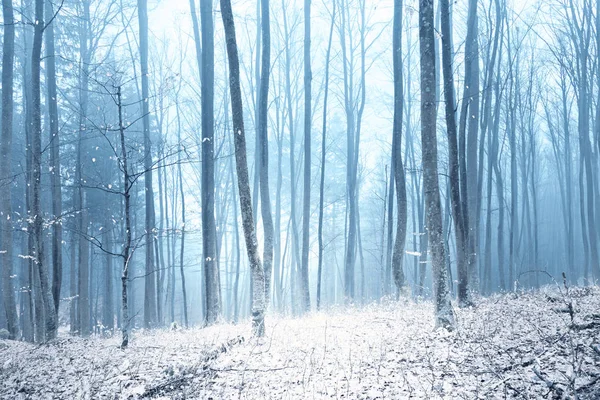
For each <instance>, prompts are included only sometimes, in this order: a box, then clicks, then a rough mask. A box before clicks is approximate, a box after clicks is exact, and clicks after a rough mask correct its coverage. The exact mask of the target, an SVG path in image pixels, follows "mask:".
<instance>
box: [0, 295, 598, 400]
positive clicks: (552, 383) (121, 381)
mask: <svg viewBox="0 0 600 400" xmlns="http://www.w3.org/2000/svg"><path fill="white" fill-rule="evenodd" d="M599 308H600V290H599V289H598V288H581V289H578V288H572V289H570V290H569V291H568V292H566V291H565V290H564V289H562V291H559V290H557V289H556V288H545V289H543V290H542V291H540V292H536V293H520V294H509V295H503V296H494V297H491V298H486V299H481V300H478V301H477V306H476V307H475V308H469V309H457V310H456V313H457V321H458V324H459V327H458V329H456V330H455V331H453V332H447V331H445V330H434V329H433V318H432V314H433V310H432V305H431V304H430V303H429V302H413V301H409V300H401V301H399V302H388V303H385V304H373V305H369V306H366V307H362V308H359V307H351V308H348V309H337V310H330V311H328V312H314V313H311V314H309V315H307V316H305V317H303V318H289V317H279V316H274V315H267V318H266V324H267V325H266V328H267V330H266V336H265V338H263V339H260V340H257V339H254V338H252V337H251V327H250V322H249V321H245V322H244V323H243V324H240V325H230V324H221V325H217V326H213V327H209V328H205V329H199V328H194V329H187V330H186V329H179V330H160V331H150V332H143V331H137V332H134V334H133V338H132V341H131V344H130V347H129V348H128V349H126V350H124V351H123V350H120V349H119V348H118V344H119V338H118V337H114V338H108V339H104V338H101V337H94V338H90V339H81V338H75V337H68V336H61V337H60V338H59V339H57V340H56V341H54V342H52V343H50V344H47V345H41V346H38V345H32V344H28V343H21V342H12V341H0V366H1V369H0V398H2V399H4V398H6V399H9V398H10V399H13V398H29V397H33V398H134V399H135V398H142V397H152V398H163V399H168V398H214V399H222V398H223V399H228V398H242V399H295V398H342V399H403V398H409V397H412V398H427V399H430V398H452V399H463V398H464V399H474V398H485V399H488V398H505V397H511V398H512V397H516V398H553V397H554V396H555V395H556V396H557V397H560V396H564V397H566V398H572V397H574V394H575V393H577V396H578V398H580V399H585V398H589V399H592V398H597V397H598V394H599V393H600V366H599V365H598V363H599V362H600V315H598V314H596V312H597V310H598V309H599ZM571 311H572V314H571ZM571 315H572V317H571ZM117 336H118V335H117Z"/></svg>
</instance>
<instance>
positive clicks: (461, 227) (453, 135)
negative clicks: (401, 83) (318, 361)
mask: <svg viewBox="0 0 600 400" xmlns="http://www.w3.org/2000/svg"><path fill="white" fill-rule="evenodd" d="M440 8H441V10H440V11H441V28H442V71H443V76H444V102H445V112H446V131H447V133H448V157H449V174H450V177H449V180H450V193H449V196H450V204H451V207H452V220H453V222H454V234H455V242H456V269H457V275H458V291H457V292H458V301H459V304H461V305H467V304H469V293H468V282H469V276H468V264H467V247H466V245H467V243H466V241H467V234H466V229H467V227H466V226H465V218H464V216H463V207H462V206H461V205H462V202H463V199H462V198H461V186H460V184H461V183H460V181H461V178H460V169H459V168H460V167H459V165H460V164H459V150H458V142H457V132H456V111H455V109H456V101H455V92H454V74H453V67H452V64H453V60H452V42H451V38H452V33H451V11H450V5H449V1H448V0H440Z"/></svg>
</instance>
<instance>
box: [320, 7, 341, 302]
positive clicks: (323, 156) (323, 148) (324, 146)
mask: <svg viewBox="0 0 600 400" xmlns="http://www.w3.org/2000/svg"><path fill="white" fill-rule="evenodd" d="M336 4H337V2H335V1H334V2H333V11H332V13H331V25H330V27H329V40H328V44H327V53H326V54H325V94H324V97H323V129H322V138H321V180H320V184H319V227H318V233H317V237H318V241H319V266H318V270H317V310H318V309H320V307H321V280H322V274H323V250H324V245H323V202H324V192H325V161H326V159H327V157H326V156H327V100H328V99H329V59H330V56H331V43H332V41H333V27H334V26H335V13H336Z"/></svg>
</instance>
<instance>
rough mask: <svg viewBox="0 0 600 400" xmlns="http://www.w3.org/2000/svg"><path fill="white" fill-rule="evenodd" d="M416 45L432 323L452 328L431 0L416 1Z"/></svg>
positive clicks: (452, 312)
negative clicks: (439, 178) (419, 61)
mask: <svg viewBox="0 0 600 400" xmlns="http://www.w3.org/2000/svg"><path fill="white" fill-rule="evenodd" d="M419 44H420V46H419V47H420V54H421V151H422V160H423V185H424V188H425V203H426V207H425V208H426V210H427V230H428V232H429V247H430V251H431V265H432V270H433V288H434V290H433V292H434V304H435V324H436V326H440V327H444V328H447V329H453V328H454V326H455V320H454V311H453V310H452V306H451V305H450V294H449V292H448V280H447V275H446V268H445V255H444V238H443V236H442V210H441V203H440V188H439V181H438V171H437V139H436V104H435V103H436V102H435V89H434V88H435V85H436V82H435V81H436V79H435V77H436V75H435V33H434V28H433V0H420V1H419Z"/></svg>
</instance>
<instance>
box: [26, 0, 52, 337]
mask: <svg viewBox="0 0 600 400" xmlns="http://www.w3.org/2000/svg"><path fill="white" fill-rule="evenodd" d="M35 20H36V21H37V23H36V24H35V26H34V31H33V32H34V33H33V49H32V54H31V83H32V97H31V104H32V141H31V143H32V146H31V152H32V155H33V164H32V169H33V171H32V175H31V179H32V182H31V183H30V184H31V187H32V206H31V214H32V216H31V219H32V225H33V228H32V232H33V243H34V254H33V257H34V262H35V264H36V265H35V266H36V274H37V278H38V279H39V282H40V292H39V293H38V295H39V296H40V297H41V298H42V300H43V304H44V313H45V338H44V339H43V340H42V341H47V340H51V339H54V338H55V337H56V334H57V330H58V319H57V314H56V308H55V307H54V299H53V296H52V288H51V285H50V277H49V273H48V266H47V265H46V259H45V255H44V232H43V225H44V221H43V215H42V207H41V195H42V193H41V190H42V187H41V186H42V110H41V79H40V78H41V66H40V64H41V59H42V57H41V56H42V41H43V34H44V27H45V25H44V0H36V1H35ZM39 339H41V338H39Z"/></svg>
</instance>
